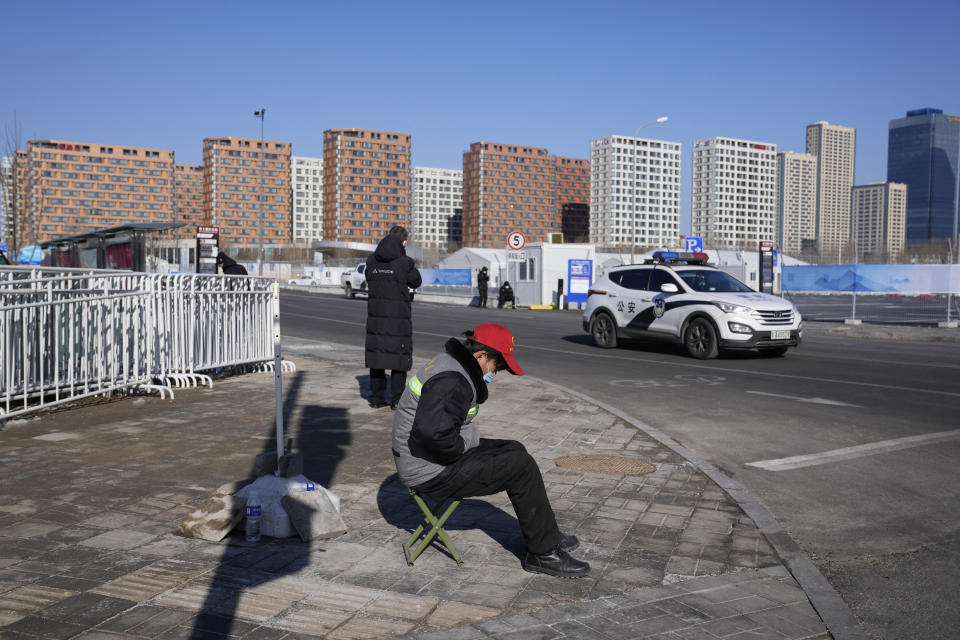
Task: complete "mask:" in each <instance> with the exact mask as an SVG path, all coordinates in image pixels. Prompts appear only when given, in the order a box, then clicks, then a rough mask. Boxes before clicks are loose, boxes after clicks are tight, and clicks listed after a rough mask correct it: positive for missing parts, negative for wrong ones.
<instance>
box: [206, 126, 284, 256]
mask: <svg viewBox="0 0 960 640" xmlns="http://www.w3.org/2000/svg"><path fill="white" fill-rule="evenodd" d="M290 156H291V145H290V143H289V142H279V141H275V140H266V141H263V142H261V141H260V140H258V139H254V138H204V140H203V208H204V219H205V223H206V224H209V225H213V226H217V227H220V242H221V244H222V243H224V242H236V243H238V244H244V245H255V244H258V243H259V241H260V237H261V228H262V236H263V242H264V243H265V244H286V243H289V242H290V239H291V237H292V236H291V233H290ZM261 217H262V227H261Z"/></svg>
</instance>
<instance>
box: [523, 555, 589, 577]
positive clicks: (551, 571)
mask: <svg viewBox="0 0 960 640" xmlns="http://www.w3.org/2000/svg"><path fill="white" fill-rule="evenodd" d="M523 570H524V571H529V572H530V573H545V574H547V575H548V576H555V577H557V578H582V577H583V576H585V575H589V573H590V565H589V564H587V563H586V562H581V561H580V560H577V559H576V558H574V557H573V556H571V555H570V554H569V553H567V552H566V551H564V550H563V549H560V548H557V549H554V550H553V551H551V552H550V553H539V554H538V553H530V552H529V551H528V552H527V556H526V558H524V561H523Z"/></svg>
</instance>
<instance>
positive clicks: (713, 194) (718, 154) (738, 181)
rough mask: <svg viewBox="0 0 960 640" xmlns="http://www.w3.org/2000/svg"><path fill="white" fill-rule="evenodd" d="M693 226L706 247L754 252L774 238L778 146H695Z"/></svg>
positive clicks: (716, 142) (715, 142)
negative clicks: (764, 241) (764, 242)
mask: <svg viewBox="0 0 960 640" xmlns="http://www.w3.org/2000/svg"><path fill="white" fill-rule="evenodd" d="M691 204H692V216H691V228H692V230H693V235H695V236H702V237H703V244H704V247H705V248H710V249H749V250H756V249H757V247H758V243H759V242H760V241H761V240H767V241H773V240H774V239H775V238H776V237H777V145H775V144H772V143H769V142H757V141H754V140H739V139H735V138H706V139H704V140H697V141H696V142H694V143H693V197H692V203H691Z"/></svg>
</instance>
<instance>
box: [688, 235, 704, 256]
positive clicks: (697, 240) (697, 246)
mask: <svg viewBox="0 0 960 640" xmlns="http://www.w3.org/2000/svg"><path fill="white" fill-rule="evenodd" d="M684 240H685V242H686V246H685V247H684V251H691V252H693V253H701V252H702V251H703V238H702V237H701V236H687V237H686V238H684Z"/></svg>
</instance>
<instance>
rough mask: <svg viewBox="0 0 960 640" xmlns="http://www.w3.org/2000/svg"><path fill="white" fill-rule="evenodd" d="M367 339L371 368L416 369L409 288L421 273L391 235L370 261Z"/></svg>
mask: <svg viewBox="0 0 960 640" xmlns="http://www.w3.org/2000/svg"><path fill="white" fill-rule="evenodd" d="M365 275H366V278H367V340H366V365H367V367H368V368H369V369H391V370H393V371H409V370H410V369H411V367H412V366H413V322H412V321H411V312H410V289H416V288H417V287H419V286H420V284H421V279H420V272H419V271H418V270H417V267H416V265H414V264H413V259H411V258H409V257H407V254H406V252H405V251H404V249H403V243H402V242H400V240H399V239H398V238H397V237H396V236H393V235H388V236H387V237H385V238H384V239H383V240H381V241H380V244H378V245H377V250H376V251H374V252H373V254H372V255H371V256H370V257H369V258H367V270H366V272H365Z"/></svg>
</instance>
